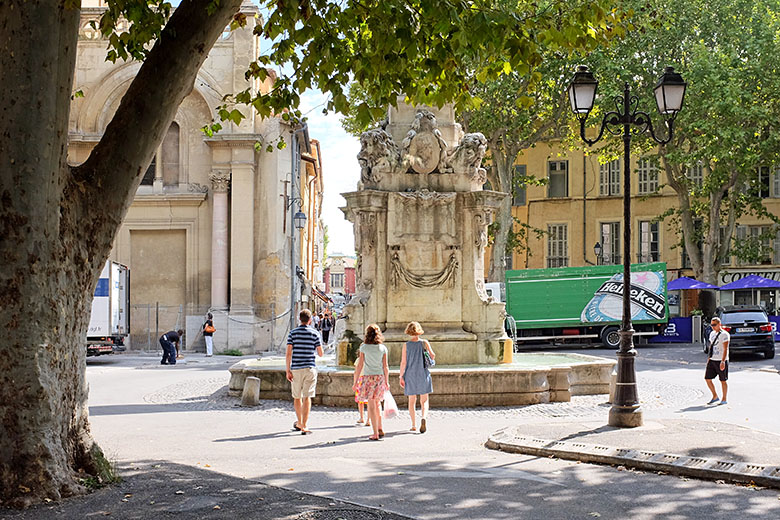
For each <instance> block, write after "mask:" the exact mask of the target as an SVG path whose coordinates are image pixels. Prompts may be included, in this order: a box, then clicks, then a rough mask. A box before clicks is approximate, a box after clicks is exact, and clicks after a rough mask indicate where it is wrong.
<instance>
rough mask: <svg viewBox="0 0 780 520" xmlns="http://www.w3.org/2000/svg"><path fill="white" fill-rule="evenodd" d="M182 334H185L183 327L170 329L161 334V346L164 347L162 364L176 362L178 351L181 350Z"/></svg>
mask: <svg viewBox="0 0 780 520" xmlns="http://www.w3.org/2000/svg"><path fill="white" fill-rule="evenodd" d="M182 336H184V331H183V330H181V329H179V330H177V331H172V330H169V331H168V332H166V333H165V334H163V335H162V336H160V346H161V347H162V349H163V356H162V361H160V364H161V365H175V364H176V352H177V351H178V350H179V343H181V338H182Z"/></svg>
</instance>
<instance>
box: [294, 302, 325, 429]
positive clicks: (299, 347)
mask: <svg viewBox="0 0 780 520" xmlns="http://www.w3.org/2000/svg"><path fill="white" fill-rule="evenodd" d="M298 317H299V319H300V321H301V324H300V326H298V327H296V328H294V329H293V330H291V331H290V334H289V336H288V337H287V355H286V356H285V361H286V366H287V380H288V381H290V383H292V397H293V403H294V405H295V418H296V420H295V422H294V423H293V430H296V431H299V432H301V434H303V435H306V434H309V433H311V431H310V430H309V427H308V422H309V412H311V398H312V397H315V395H316V389H317V368H316V366H315V361H314V359H315V358H314V354H315V352H316V353H317V355H319V356H322V355H323V351H322V338H320V335H319V333H318V332H317V331H316V330H314V328H313V327H312V326H311V311H310V310H309V309H303V310H302V311H301V313H300V314H299V315H298Z"/></svg>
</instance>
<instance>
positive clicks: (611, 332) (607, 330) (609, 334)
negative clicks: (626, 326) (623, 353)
mask: <svg viewBox="0 0 780 520" xmlns="http://www.w3.org/2000/svg"><path fill="white" fill-rule="evenodd" d="M601 342H602V343H603V344H604V345H605V346H607V347H611V348H618V347H619V346H620V329H619V328H617V327H615V326H612V327H604V328H603V329H601Z"/></svg>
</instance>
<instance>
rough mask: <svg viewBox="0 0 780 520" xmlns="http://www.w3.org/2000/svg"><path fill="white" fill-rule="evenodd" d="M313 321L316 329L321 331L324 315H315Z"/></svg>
mask: <svg viewBox="0 0 780 520" xmlns="http://www.w3.org/2000/svg"><path fill="white" fill-rule="evenodd" d="M311 320H312V325H313V326H314V328H315V329H316V330H320V320H322V313H320V314H315V315H313V316H312V318H311Z"/></svg>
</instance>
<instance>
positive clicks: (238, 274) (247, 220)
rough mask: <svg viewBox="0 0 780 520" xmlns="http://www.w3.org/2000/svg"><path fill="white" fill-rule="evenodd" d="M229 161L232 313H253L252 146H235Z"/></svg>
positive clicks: (253, 175)
mask: <svg viewBox="0 0 780 520" xmlns="http://www.w3.org/2000/svg"><path fill="white" fill-rule="evenodd" d="M231 152H232V160H231V164H230V168H231V177H230V201H231V203H230V213H231V215H230V312H231V313H233V312H238V313H247V314H252V272H253V269H254V244H255V231H254V210H255V167H254V149H253V148H247V149H244V148H237V147H236V148H232V149H231Z"/></svg>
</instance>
